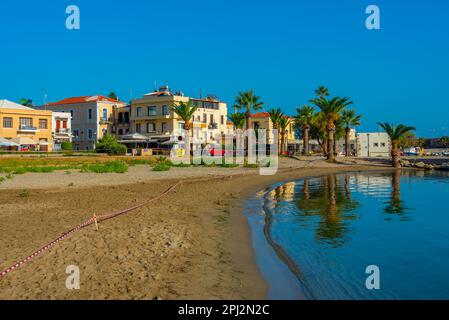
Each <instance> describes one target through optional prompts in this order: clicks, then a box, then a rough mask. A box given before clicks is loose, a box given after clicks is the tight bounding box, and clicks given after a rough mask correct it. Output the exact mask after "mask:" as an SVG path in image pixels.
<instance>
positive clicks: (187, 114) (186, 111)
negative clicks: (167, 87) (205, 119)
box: [172, 100, 198, 155]
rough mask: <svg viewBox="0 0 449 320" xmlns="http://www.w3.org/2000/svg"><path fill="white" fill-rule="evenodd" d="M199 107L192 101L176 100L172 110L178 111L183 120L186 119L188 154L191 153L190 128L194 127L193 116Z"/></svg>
mask: <svg viewBox="0 0 449 320" xmlns="http://www.w3.org/2000/svg"><path fill="white" fill-rule="evenodd" d="M197 109H198V107H197V106H195V105H194V104H193V103H192V101H190V100H189V101H187V102H184V101H180V102H175V103H174V104H173V107H172V110H173V112H174V113H176V114H177V115H178V116H179V117H180V118H181V119H182V120H183V121H184V130H186V131H187V132H188V134H187V136H186V154H187V155H189V154H190V135H191V133H190V130H191V129H192V128H193V125H192V118H193V115H194V113H195V111H196V110H197Z"/></svg>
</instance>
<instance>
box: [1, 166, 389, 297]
mask: <svg viewBox="0 0 449 320" xmlns="http://www.w3.org/2000/svg"><path fill="white" fill-rule="evenodd" d="M132 169H133V170H132V171H131V172H130V173H126V174H123V175H117V174H102V175H91V174H89V177H88V179H86V177H87V176H86V174H82V173H71V174H69V175H67V174H64V173H50V174H25V175H23V176H20V177H18V178H14V179H13V180H11V181H8V182H6V183H4V184H2V185H1V188H2V190H1V191H0V221H2V222H1V224H0V234H1V237H2V241H1V244H0V269H3V268H5V267H7V266H9V265H10V264H12V263H13V262H15V261H17V260H18V259H21V258H23V257H25V256H27V255H28V254H29V253H30V252H32V251H34V250H35V249H36V248H38V247H39V246H40V245H42V244H44V243H46V242H48V241H49V240H52V239H53V238H55V237H56V236H59V235H60V234H61V233H62V232H64V231H66V230H68V229H70V228H71V227H73V226H75V225H77V224H79V223H80V222H82V221H84V220H86V219H88V218H90V217H91V216H92V215H93V214H97V215H101V214H105V213H109V212H112V211H115V210H119V209H125V208H128V207H131V206H133V205H135V204H138V203H141V202H143V201H145V200H147V199H149V198H151V197H153V196H156V195H158V194H160V193H162V192H163V191H165V190H166V189H167V188H168V187H169V186H171V185H173V184H175V183H176V182H178V181H179V180H182V181H183V183H182V184H181V185H180V186H179V187H178V188H177V189H176V190H174V191H173V192H172V193H170V194H168V195H167V196H165V197H164V198H163V199H161V200H158V201H155V202H153V203H152V204H150V205H148V206H145V207H143V208H140V209H138V210H136V211H134V212H132V213H129V214H127V215H123V216H120V217H117V218H114V219H112V220H108V221H105V222H103V223H101V224H100V229H99V231H95V228H94V227H93V226H89V227H87V228H86V229H83V230H81V231H79V232H77V233H75V234H74V235H72V236H71V237H70V238H68V239H66V240H64V241H63V242H61V243H59V244H58V245H56V246H55V247H54V248H53V249H51V250H50V251H49V252H46V253H44V254H43V255H41V256H39V257H37V258H35V259H33V260H32V261H31V262H29V263H28V264H26V265H25V266H23V267H21V268H19V269H17V270H14V271H13V272H11V273H10V274H8V275H6V276H5V277H3V278H0V299H155V298H158V299H263V298H265V297H266V293H267V285H266V283H265V282H264V280H263V279H262V277H261V274H260V272H259V269H258V267H257V264H256V262H255V258H254V252H253V246H252V244H251V238H250V234H249V232H250V231H249V227H248V223H247V221H246V218H245V217H244V216H243V215H242V207H243V203H244V201H245V199H247V198H248V197H249V196H251V195H253V194H254V193H255V192H257V191H259V190H261V189H263V188H264V187H266V186H268V185H270V184H272V183H275V182H278V181H282V180H291V179H296V178H301V177H306V176H315V175H322V174H326V173H331V172H337V171H354V170H363V171H365V170H385V168H382V167H366V166H359V165H354V164H353V165H349V164H348V165H334V164H332V165H330V164H328V163H326V162H323V161H320V160H316V161H315V160H314V161H297V160H292V159H283V160H282V162H281V168H280V170H279V172H278V173H277V174H276V175H275V176H260V175H258V171H257V170H255V169H239V168H236V169H224V168H199V169H202V170H203V171H202V172H201V173H198V172H196V170H192V168H178V169H179V170H184V171H183V172H182V175H179V174H176V170H173V171H172V170H171V171H169V172H165V173H157V175H158V176H157V178H155V177H154V175H155V174H156V173H154V172H152V173H151V174H149V173H148V170H149V169H148V167H146V166H137V167H135V168H132ZM139 170H141V172H140V173H139ZM217 170H221V171H219V174H217V172H218V171H217ZM150 175H153V176H150ZM137 176H138V177H140V178H139V180H136V177H137ZM96 177H98V181H95V179H96ZM108 178H109V180H108ZM19 179H22V180H19ZM74 179H78V180H79V181H83V180H85V181H88V182H85V183H84V184H83V183H81V182H80V183H79V184H74V186H71V187H69V186H68V183H69V181H72V180H74ZM133 179H134V180H133ZM78 180H76V181H78ZM42 181H45V184H43V183H42ZM117 181H119V182H117ZM131 181H134V182H132V183H130V182H131ZM136 181H138V182H136ZM95 182H98V183H97V184H96V185H95ZM43 185H45V187H43ZM23 189H26V190H27V191H28V195H27V196H25V197H24V196H23V194H22V196H20V194H21V190H23ZM69 265H76V266H79V268H80V272H81V288H80V290H68V289H67V288H66V287H65V281H66V277H67V276H68V275H67V274H66V273H65V270H66V267H67V266H69Z"/></svg>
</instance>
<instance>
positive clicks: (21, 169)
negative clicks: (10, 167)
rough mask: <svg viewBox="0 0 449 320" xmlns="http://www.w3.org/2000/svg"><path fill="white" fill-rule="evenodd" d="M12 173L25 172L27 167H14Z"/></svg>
mask: <svg viewBox="0 0 449 320" xmlns="http://www.w3.org/2000/svg"><path fill="white" fill-rule="evenodd" d="M13 173H14V174H25V173H27V169H26V168H23V167H20V168H17V169H15V170H14V172H13Z"/></svg>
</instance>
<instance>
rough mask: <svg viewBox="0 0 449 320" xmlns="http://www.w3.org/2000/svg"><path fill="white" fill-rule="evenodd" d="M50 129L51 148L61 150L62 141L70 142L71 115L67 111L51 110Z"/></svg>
mask: <svg viewBox="0 0 449 320" xmlns="http://www.w3.org/2000/svg"><path fill="white" fill-rule="evenodd" d="M51 129H52V130H51V131H52V136H53V150H54V151H59V150H61V145H62V143H64V142H72V115H71V114H70V113H68V112H52V124H51Z"/></svg>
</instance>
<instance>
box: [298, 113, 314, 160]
mask: <svg viewBox="0 0 449 320" xmlns="http://www.w3.org/2000/svg"><path fill="white" fill-rule="evenodd" d="M296 112H297V114H296V116H295V126H300V127H301V129H300V130H301V131H302V138H303V150H302V154H303V155H308V154H309V130H310V127H311V125H312V122H313V120H314V117H315V109H314V108H313V107H311V106H307V105H304V106H302V107H299V108H296Z"/></svg>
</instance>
